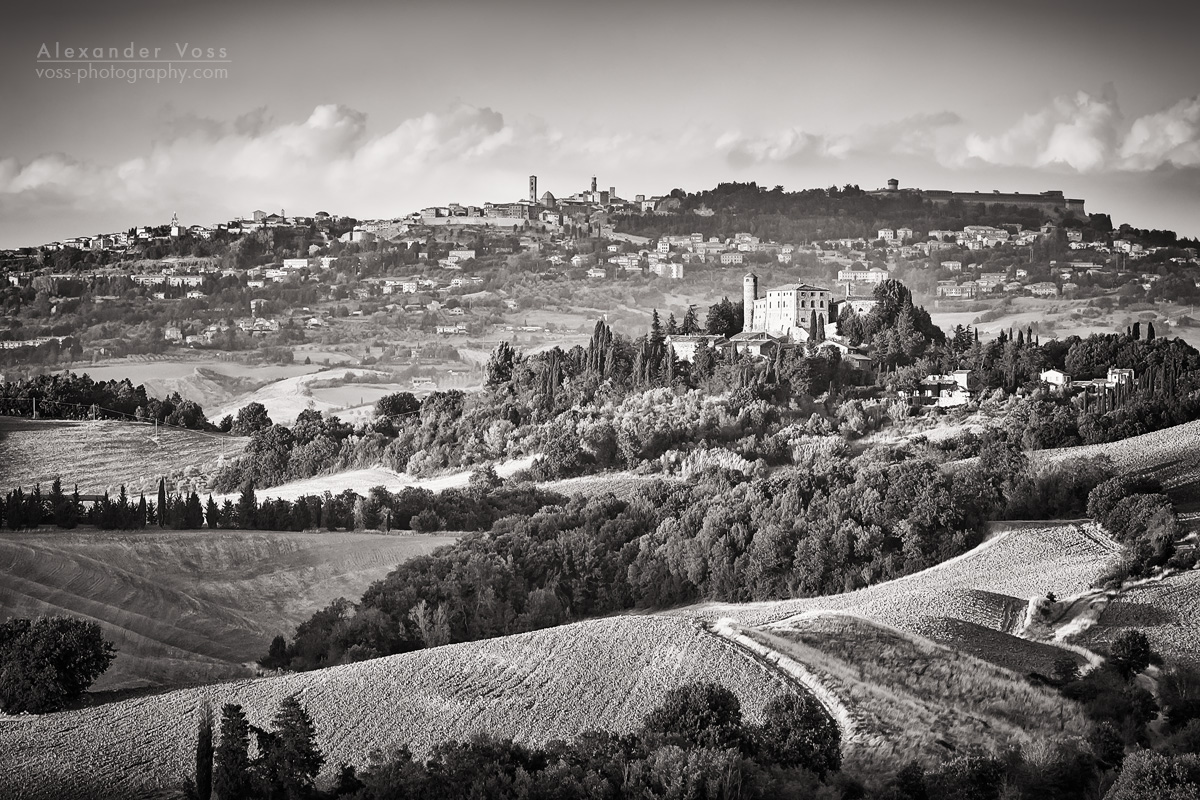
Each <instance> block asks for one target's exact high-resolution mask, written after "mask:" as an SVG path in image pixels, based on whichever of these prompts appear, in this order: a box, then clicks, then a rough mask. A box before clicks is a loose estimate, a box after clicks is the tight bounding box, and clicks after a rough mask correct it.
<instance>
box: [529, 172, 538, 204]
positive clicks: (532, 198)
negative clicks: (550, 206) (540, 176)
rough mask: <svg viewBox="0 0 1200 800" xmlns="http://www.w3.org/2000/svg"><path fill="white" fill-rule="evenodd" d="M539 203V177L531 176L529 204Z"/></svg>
mask: <svg viewBox="0 0 1200 800" xmlns="http://www.w3.org/2000/svg"><path fill="white" fill-rule="evenodd" d="M537 201H538V196H537V175H530V176H529V202H531V203H536V202H537Z"/></svg>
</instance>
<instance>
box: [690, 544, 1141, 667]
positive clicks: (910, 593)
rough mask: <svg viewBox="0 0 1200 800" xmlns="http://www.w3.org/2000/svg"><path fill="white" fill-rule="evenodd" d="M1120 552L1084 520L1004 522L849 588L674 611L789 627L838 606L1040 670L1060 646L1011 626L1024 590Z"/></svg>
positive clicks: (1043, 586)
mask: <svg viewBox="0 0 1200 800" xmlns="http://www.w3.org/2000/svg"><path fill="white" fill-rule="evenodd" d="M1117 552H1118V551H1117V546H1116V544H1115V543H1114V542H1112V541H1111V540H1109V539H1108V538H1107V537H1105V536H1104V535H1103V534H1102V533H1100V532H1099V531H1098V530H1097V529H1096V528H1095V526H1094V525H1091V524H1090V523H1088V524H1080V523H1073V522H1063V523H1051V522H1032V523H1004V524H1001V525H998V526H995V527H994V528H993V531H992V533H991V536H990V537H989V538H988V540H987V541H985V542H984V543H983V544H981V545H980V546H979V547H976V548H975V549H974V550H971V551H969V552H967V553H964V554H963V555H961V556H959V557H958V558H954V559H951V560H949V561H946V562H943V563H942V564H938V565H937V566H934V567H931V568H930V569H927V570H924V571H922V572H918V573H915V574H913V575H908V576H905V577H903V578H898V579H896V580H894V581H888V582H886V583H881V584H876V585H875V586H869V587H867V588H864V589H859V590H857V591H854V592H848V593H846V594H839V595H831V596H827V597H813V598H803V599H797V600H781V601H776V602H766V603H747V604H743V605H735V604H725V603H708V604H702V605H699V606H693V607H690V608H687V609H682V610H680V611H677V612H673V613H678V614H682V615H686V616H697V617H700V618H703V619H709V620H718V619H730V620H733V621H735V622H737V623H738V624H740V625H743V626H747V627H765V626H771V627H783V628H786V627H787V626H789V625H791V624H792V623H794V622H797V621H798V620H801V619H806V618H810V617H812V616H814V615H817V614H820V613H823V612H838V613H841V614H849V615H853V616H857V617H861V618H863V619H865V620H869V621H872V622H876V623H880V624H882V625H886V626H889V627H893V628H896V629H899V630H901V631H904V632H907V633H911V634H916V635H919V636H924V637H928V638H929V639H932V640H933V641H935V642H939V643H941V644H945V645H949V646H952V647H956V648H959V649H961V650H963V651H964V652H966V653H970V654H972V655H975V656H978V657H980V658H982V659H985V660H989V661H992V662H993V663H996V664H998V665H1000V666H1003V667H1007V668H1009V669H1012V670H1014V671H1017V672H1019V673H1021V674H1025V673H1027V672H1029V671H1031V670H1037V671H1039V672H1043V673H1044V674H1045V673H1048V671H1049V669H1050V665H1051V664H1053V662H1054V659H1055V658H1058V657H1059V656H1061V655H1062V651H1061V650H1059V649H1058V648H1056V647H1053V646H1051V645H1046V644H1042V643H1039V642H1032V641H1026V640H1024V639H1019V638H1017V637H1016V636H1014V635H1013V633H1014V632H1015V631H1016V629H1017V627H1018V625H1019V623H1020V621H1021V617H1022V613H1023V610H1024V608H1025V606H1026V604H1027V603H1028V601H1029V598H1030V597H1034V596H1037V595H1044V594H1046V593H1047V592H1054V593H1055V594H1056V595H1058V596H1060V597H1068V596H1071V595H1075V594H1079V593H1082V592H1084V591H1085V590H1087V589H1088V588H1089V587H1090V586H1091V584H1092V582H1093V581H1094V580H1095V579H1096V577H1097V576H1098V575H1100V573H1101V572H1103V571H1104V568H1105V567H1106V566H1107V565H1108V564H1109V563H1110V562H1111V561H1112V560H1113V559H1114V558H1115V557H1116V556H1117Z"/></svg>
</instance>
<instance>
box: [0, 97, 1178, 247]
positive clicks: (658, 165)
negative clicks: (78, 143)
mask: <svg viewBox="0 0 1200 800" xmlns="http://www.w3.org/2000/svg"><path fill="white" fill-rule="evenodd" d="M157 136H158V138H157V139H156V140H155V141H154V142H153V143H152V144H151V146H150V147H148V148H147V150H146V151H145V152H143V153H140V154H136V155H132V156H130V157H127V158H126V159H125V160H123V161H119V162H117V163H112V164H100V163H94V162H87V161H81V160H79V159H76V158H74V157H72V156H71V155H70V154H64V153H49V154H44V155H41V156H38V157H37V158H34V159H32V160H30V161H24V162H19V161H17V160H16V159H13V158H3V154H0V220H3V226H2V227H0V234H3V235H4V238H5V239H6V240H11V239H12V238H14V237H18V236H19V237H21V238H22V239H24V238H25V237H27V236H33V235H35V234H33V233H32V231H34V230H38V231H45V230H47V229H51V228H52V229H53V230H55V231H57V232H56V233H54V234H52V237H62V236H66V235H73V234H81V233H93V232H95V231H96V230H102V229H112V228H114V227H116V228H120V227H128V226H129V225H133V224H145V223H147V222H153V221H154V220H158V219H166V218H169V215H170V213H171V212H172V211H178V212H179V213H180V215H181V218H184V219H185V220H187V221H201V222H211V221H213V220H216V219H222V218H225V217H227V216H231V215H234V214H237V213H248V212H249V210H250V209H252V208H255V207H261V208H281V207H282V208H286V209H295V210H303V209H310V210H312V209H315V208H317V207H321V208H329V209H336V210H339V211H344V212H345V213H351V214H372V215H381V216H385V215H392V214H401V213H405V212H408V211H411V210H413V209H415V208H418V207H420V206H421V205H426V204H429V203H445V202H449V201H452V200H460V201H462V202H475V203H478V202H481V201H483V200H489V199H491V200H498V199H506V198H511V197H513V196H520V195H521V194H522V191H521V189H520V188H518V187H522V186H523V185H524V179H525V176H526V175H528V174H529V173H530V172H538V173H540V174H542V175H543V176H551V175H558V176H559V178H560V180H561V179H562V178H564V177H567V176H571V175H577V176H579V178H580V183H579V186H580V188H582V186H583V184H584V182H585V180H586V178H585V176H586V175H589V174H590V175H595V174H601V175H606V176H610V178H609V180H611V181H612V182H614V183H617V184H620V183H622V182H623V181H624V182H626V186H628V184H629V183H634V182H636V183H637V185H638V189H637V190H638V191H645V190H650V191H654V190H656V189H665V187H666V185H667V184H668V182H673V183H672V185H689V186H691V185H699V184H702V183H704V182H706V181H713V180H722V179H728V177H729V176H728V171H729V169H730V168H731V167H732V168H733V169H735V170H750V169H755V168H760V167H768V168H770V167H781V168H783V169H782V170H781V172H780V178H786V176H788V175H789V174H790V175H792V176H795V175H798V174H800V170H801V169H803V170H805V174H807V175H809V176H810V177H811V176H813V175H815V174H816V173H814V172H813V171H812V170H811V169H810V168H811V167H814V166H818V165H820V166H823V167H825V168H826V169H825V173H826V176H827V177H832V173H834V172H844V171H845V170H847V169H849V168H851V167H853V166H855V165H858V166H861V164H862V163H864V162H870V161H872V160H876V161H877V160H878V159H884V160H888V159H896V158H906V159H910V160H911V161H912V163H913V164H914V166H919V165H920V164H921V163H924V164H927V165H928V166H929V168H931V169H935V170H943V171H944V170H946V169H971V170H976V171H978V170H983V169H986V168H990V167H1002V168H1017V169H1054V170H1061V171H1074V172H1077V173H1081V174H1092V175H1110V174H1111V175H1130V176H1134V175H1138V174H1142V173H1145V172H1148V171H1162V170H1164V169H1165V170H1174V169H1181V168H1192V167H1200V96H1198V97H1191V98H1185V99H1183V100H1180V101H1179V102H1177V103H1175V104H1174V105H1172V106H1170V107H1168V108H1166V109H1163V110H1161V111H1157V112H1155V113H1150V114H1146V115H1144V116H1141V117H1138V118H1136V119H1134V120H1132V121H1127V120H1125V118H1124V117H1123V115H1122V113H1121V110H1120V108H1119V105H1118V103H1117V98H1116V93H1115V92H1114V91H1113V90H1112V88H1111V87H1106V88H1105V90H1104V91H1102V92H1101V93H1100V94H1098V95H1093V94H1089V93H1087V92H1076V93H1074V94H1071V95H1067V96H1064V97H1060V98H1058V99H1056V100H1054V101H1053V102H1051V103H1049V104H1048V105H1047V106H1046V107H1044V108H1042V109H1039V110H1035V111H1033V112H1030V113H1028V114H1025V115H1024V116H1023V117H1021V118H1020V119H1018V120H1017V121H1016V122H1015V123H1013V124H1012V125H1011V126H1009V127H1008V128H1006V129H1002V130H1000V131H998V132H987V131H979V130H975V129H972V127H971V125H970V124H969V121H968V120H964V119H963V118H961V117H960V116H959V115H958V114H956V113H954V112H952V111H948V110H947V111H941V112H937V113H925V114H916V115H912V116H909V117H905V118H903V119H898V120H893V121H882V122H879V123H877V124H873V125H869V126H865V127H862V128H859V129H857V130H852V131H838V130H825V131H821V130H810V129H805V128H801V127H785V128H781V129H778V130H774V131H772V130H765V131H763V130H759V131H749V132H743V131H736V130H735V131H724V132H722V131H721V130H720V129H718V128H715V127H714V126H712V125H707V124H693V125H691V126H688V127H685V128H682V129H659V130H656V131H640V132H635V131H633V130H631V129H630V128H629V127H628V126H627V122H626V120H624V119H621V118H614V119H613V121H612V122H611V124H610V126H609V127H605V126H603V125H594V124H593V125H590V126H589V127H587V128H586V129H583V126H582V125H579V126H577V127H576V128H575V129H565V128H561V127H557V126H555V125H552V124H550V123H548V122H547V121H546V120H543V119H540V118H537V117H532V116H530V117H521V118H509V117H506V116H505V115H503V114H502V113H500V112H499V111H497V110H494V109H491V108H487V107H481V106H473V105H468V104H463V103H458V104H454V105H451V106H449V107H446V108H443V109H440V110H436V111H430V112H428V113H424V114H421V115H419V116H415V117H412V118H409V119H406V120H403V121H401V122H400V123H399V124H397V125H396V126H395V127H392V128H390V129H388V130H382V131H375V130H372V128H371V125H370V120H369V119H368V117H367V115H366V114H365V113H363V112H362V111H359V110H357V109H354V108H350V107H348V106H345V105H337V104H331V105H321V106H317V107H316V108H314V109H313V110H312V112H311V113H310V114H308V115H307V117H306V118H303V119H298V120H285V121H278V120H275V119H274V118H273V117H272V115H271V112H270V111H269V109H268V108H266V107H260V108H255V109H252V110H250V111H248V112H247V113H244V114H242V115H241V116H238V117H236V118H232V119H230V120H215V119H210V118H205V117H199V116H196V115H193V114H186V113H184V114H179V113H176V112H175V111H174V110H171V109H168V110H167V112H166V113H165V114H164V115H163V118H162V119H160V121H159V124H158V134H157ZM789 170H790V172H789ZM834 180H836V178H834ZM680 181H683V182H684V184H681V183H679V182H680ZM606 182H607V181H606ZM652 182H657V183H659V184H662V185H661V186H654V185H652ZM47 220H52V222H53V227H52V225H51V223H49V222H47ZM63 228H67V230H62V229H63ZM35 241H36V240H35ZM7 243H8V242H7V241H6V244H7ZM23 243H32V242H23Z"/></svg>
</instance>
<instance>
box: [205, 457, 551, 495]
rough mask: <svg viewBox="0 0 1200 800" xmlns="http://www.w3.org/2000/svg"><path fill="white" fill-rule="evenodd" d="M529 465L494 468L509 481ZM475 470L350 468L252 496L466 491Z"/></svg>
mask: <svg viewBox="0 0 1200 800" xmlns="http://www.w3.org/2000/svg"><path fill="white" fill-rule="evenodd" d="M532 463H533V456H526V457H524V458H516V459H512V460H511V461H504V462H501V463H499V464H496V465H495V467H496V474H497V475H499V476H500V477H501V478H508V477H511V476H512V475H513V474H515V473H517V472H519V471H521V470H523V469H526V468H527V467H529V465H530V464H532ZM474 471H475V470H474V468H472V469H467V470H461V471H459V472H448V473H446V474H445V475H435V476H433V477H432V478H414V477H413V476H411V475H406V474H404V473H402V472H396V471H395V470H390V469H388V468H386V467H370V468H367V469H350V470H346V471H344V472H335V473H333V474H331V475H317V476H315V477H312V478H304V479H303V480H298V481H292V482H290V483H283V484H280V485H279V486H272V487H269V488H266V489H256V490H255V496H256V497H257V498H258V499H259V501H260V502H261V501H263V500H268V499H281V500H295V499H296V498H298V497H303V496H305V495H309V494H317V495H319V494H322V493H324V492H331V493H332V494H340V493H341V492H344V491H345V490H347V489H351V490H353V491H356V492H358V493H359V494H362V495H365V494H367V493H368V492H369V491H370V490H371V489H373V488H374V487H376V486H382V487H384V488H385V489H387V490H388V491H390V492H398V491H400V490H401V489H403V488H405V487H408V486H414V487H417V488H419V489H428V490H429V491H431V492H440V491H442V490H443V489H462V488H465V487H466V486H467V485H468V484H469V483H470V481H471V474H472V473H473V472H474ZM551 488H552V487H551ZM237 497H238V496H237V494H228V495H220V496H217V497H215V498H214V499H216V501H217V502H223V501H224V500H234V501H236V500H237Z"/></svg>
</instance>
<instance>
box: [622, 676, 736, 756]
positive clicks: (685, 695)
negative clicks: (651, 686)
mask: <svg viewBox="0 0 1200 800" xmlns="http://www.w3.org/2000/svg"><path fill="white" fill-rule="evenodd" d="M741 725H742V707H741V703H739V702H738V699H737V695H735V694H734V693H733V692H731V691H729V690H728V689H726V688H725V687H724V686H721V685H719V684H715V683H690V684H687V685H685V686H680V687H678V688H676V689H672V690H671V691H669V692H667V694H666V696H665V697H664V698H663V701H662V704H661V705H659V707H658V708H656V709H654V710H653V711H651V712H650V713H649V714H648V715H647V716H646V721H645V725H644V732H645V733H646V734H649V735H652V736H653V735H657V736H660V737H662V738H663V739H664V740H666V742H667V743H670V744H675V745H679V746H681V747H716V748H723V747H731V746H737V744H738V740H739V738H740V735H741Z"/></svg>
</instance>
